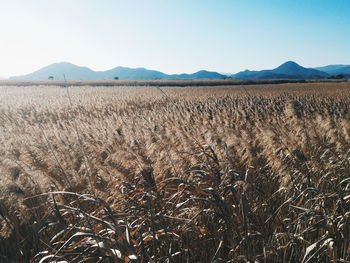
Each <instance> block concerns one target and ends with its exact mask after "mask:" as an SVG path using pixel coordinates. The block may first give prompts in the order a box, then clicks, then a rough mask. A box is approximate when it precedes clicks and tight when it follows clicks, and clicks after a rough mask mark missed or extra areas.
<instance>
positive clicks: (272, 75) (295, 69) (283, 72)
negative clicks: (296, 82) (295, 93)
mask: <svg viewBox="0 0 350 263" xmlns="http://www.w3.org/2000/svg"><path fill="white" fill-rule="evenodd" d="M328 76H329V75H328V73H326V72H323V71H320V70H317V69H313V68H304V67H302V66H300V65H298V64H297V63H295V62H293V61H287V62H285V63H283V64H282V65H280V66H278V67H277V68H275V69H271V70H260V71H250V70H245V71H241V72H238V73H237V74H234V75H232V77H233V78H235V79H319V78H326V77H328Z"/></svg>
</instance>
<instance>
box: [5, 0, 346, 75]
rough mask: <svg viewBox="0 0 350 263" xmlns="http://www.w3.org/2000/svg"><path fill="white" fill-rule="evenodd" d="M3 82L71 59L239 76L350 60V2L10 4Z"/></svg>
mask: <svg viewBox="0 0 350 263" xmlns="http://www.w3.org/2000/svg"><path fill="white" fill-rule="evenodd" d="M0 32H1V33H0V77H8V76H14V75H21V74H27V73H30V72H32V71H34V70H37V69H39V68H41V67H43V66H46V65H48V64H51V63H54V62H62V61H68V62H71V63H74V64H77V65H83V66H88V67H90V68H91V69H93V70H106V69H110V68H112V67H115V66H127V67H146V68H149V69H156V70H160V71H163V72H165V73H182V72H188V73H192V72H195V71H197V70H200V69H207V70H213V71H218V72H230V73H235V72H237V71H240V70H244V69H247V68H249V69H266V68H274V67H276V66H278V65H279V64H281V63H283V62H285V61H287V60H294V61H296V62H297V63H299V64H301V65H303V66H306V67H313V66H323V65H327V64H350V51H349V45H350V1H348V0H332V1H331V0H307V1H306V0H264V1H262V0H176V1H175V0H174V1H173V0H147V1H146V0H142V1H141V0H139V1H137V0H127V1H125V0H49V1H48V0H0Z"/></svg>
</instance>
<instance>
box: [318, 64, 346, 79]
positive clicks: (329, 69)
mask: <svg viewBox="0 0 350 263" xmlns="http://www.w3.org/2000/svg"><path fill="white" fill-rule="evenodd" d="M315 69H317V70H321V71H324V72H326V73H328V74H329V75H332V76H336V75H339V74H343V75H345V76H348V77H350V65H328V66H324V67H317V68H315Z"/></svg>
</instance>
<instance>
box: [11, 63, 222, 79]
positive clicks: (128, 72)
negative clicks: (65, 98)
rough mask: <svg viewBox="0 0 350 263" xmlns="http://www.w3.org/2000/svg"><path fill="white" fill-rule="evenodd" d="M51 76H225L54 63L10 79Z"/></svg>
mask: <svg viewBox="0 0 350 263" xmlns="http://www.w3.org/2000/svg"><path fill="white" fill-rule="evenodd" d="M50 76H52V77H53V78H54V79H63V78H64V76H65V77H66V79H114V78H115V77H118V78H119V79H225V78H226V76H225V75H222V74H220V73H217V72H211V71H206V70H201V71H198V72H195V73H193V74H172V75H169V74H165V73H163V72H160V71H156V70H149V69H145V68H127V67H115V68H112V69H110V70H106V71H93V70H91V69H89V68H87V67H80V66H76V65H74V64H72V63H68V62H61V63H54V64H51V65H49V66H46V67H44V68H41V69H39V70H37V71H35V72H33V73H30V74H27V75H23V76H16V77H11V78H10V79H13V80H45V79H48V78H49V77H50Z"/></svg>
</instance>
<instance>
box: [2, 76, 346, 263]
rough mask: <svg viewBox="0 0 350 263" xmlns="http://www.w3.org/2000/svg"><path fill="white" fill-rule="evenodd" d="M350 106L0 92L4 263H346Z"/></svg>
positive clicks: (340, 92)
mask: <svg viewBox="0 0 350 263" xmlns="http://www.w3.org/2000/svg"><path fill="white" fill-rule="evenodd" d="M349 95H350V83H349V82H342V83H289V84H274V85H272V84H270V85H254V86H249V85H245V86H239V85H236V86H220V87H218V86H217V87H210V86H203V87H201V86H196V87H176V86H171V87H161V88H160V87H152V86H150V87H147V86H128V87H126V86H96V87H93V86H84V85H81V86H69V87H66V88H62V87H60V86H53V85H52V86H45V85H39V86H13V85H12V86H1V87H0V262H32V263H39V262H40V263H44V262H124V263H128V262H169V263H170V262H304V263H307V262H309V263H310V262H350V96H349Z"/></svg>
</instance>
